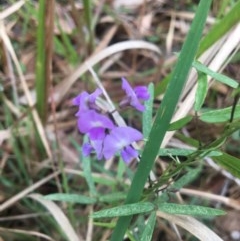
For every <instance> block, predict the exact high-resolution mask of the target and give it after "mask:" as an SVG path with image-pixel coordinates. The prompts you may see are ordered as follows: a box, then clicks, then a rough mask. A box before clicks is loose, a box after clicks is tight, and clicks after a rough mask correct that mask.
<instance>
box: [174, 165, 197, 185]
mask: <svg viewBox="0 0 240 241" xmlns="http://www.w3.org/2000/svg"><path fill="white" fill-rule="evenodd" d="M200 171H201V168H189V169H188V170H187V173H186V174H184V175H183V176H182V177H180V178H179V179H178V180H177V181H176V182H174V183H173V184H172V185H171V188H174V189H180V188H182V187H185V186H186V185H187V184H189V183H191V182H192V181H194V180H195V179H196V178H197V177H198V176H199V174H200Z"/></svg>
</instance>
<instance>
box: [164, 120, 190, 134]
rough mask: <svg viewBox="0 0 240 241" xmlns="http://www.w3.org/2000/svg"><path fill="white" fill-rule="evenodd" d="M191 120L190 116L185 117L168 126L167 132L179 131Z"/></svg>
mask: <svg viewBox="0 0 240 241" xmlns="http://www.w3.org/2000/svg"><path fill="white" fill-rule="evenodd" d="M191 120H192V116H185V117H183V118H181V119H179V120H177V121H174V122H173V123H171V124H170V125H169V128H168V131H175V130H179V129H181V128H182V127H184V126H185V125H186V124H187V123H189V122H190V121H191Z"/></svg>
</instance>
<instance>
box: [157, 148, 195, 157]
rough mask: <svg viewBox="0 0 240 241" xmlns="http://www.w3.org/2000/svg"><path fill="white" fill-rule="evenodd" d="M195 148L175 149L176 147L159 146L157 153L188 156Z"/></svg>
mask: <svg viewBox="0 0 240 241" xmlns="http://www.w3.org/2000/svg"><path fill="white" fill-rule="evenodd" d="M194 152H195V150H190V149H176V148H160V149H159V152H158V155H159V156H170V155H171V156H188V155H190V154H192V153H194Z"/></svg>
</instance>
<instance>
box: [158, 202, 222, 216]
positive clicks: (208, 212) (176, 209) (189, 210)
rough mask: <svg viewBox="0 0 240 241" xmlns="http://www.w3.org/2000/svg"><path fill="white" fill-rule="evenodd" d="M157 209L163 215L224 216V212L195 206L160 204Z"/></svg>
mask: <svg viewBox="0 0 240 241" xmlns="http://www.w3.org/2000/svg"><path fill="white" fill-rule="evenodd" d="M158 208H159V210H160V211H162V212H165V213H171V214H180V215H191V216H202V217H212V216H218V215H224V214H226V212H224V211H222V210H219V209H215V208H208V207H202V206H196V205H182V204H175V203H160V204H159V205H158Z"/></svg>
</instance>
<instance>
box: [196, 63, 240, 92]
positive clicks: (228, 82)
mask: <svg viewBox="0 0 240 241" xmlns="http://www.w3.org/2000/svg"><path fill="white" fill-rule="evenodd" d="M192 65H193V67H194V68H195V69H196V70H197V71H198V72H202V73H205V74H206V75H209V76H211V77H212V78H213V79H215V80H217V81H219V82H221V83H223V84H225V85H228V86H230V87H232V88H235V89H236V88H237V87H238V82H237V81H236V80H234V79H232V78H230V77H228V76H226V75H223V74H219V73H217V72H214V71H212V70H211V69H209V68H208V67H207V66H205V65H203V64H202V63H200V62H199V61H194V62H193V64H192Z"/></svg>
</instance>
